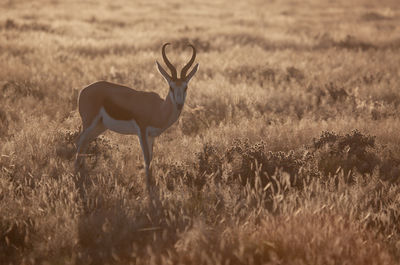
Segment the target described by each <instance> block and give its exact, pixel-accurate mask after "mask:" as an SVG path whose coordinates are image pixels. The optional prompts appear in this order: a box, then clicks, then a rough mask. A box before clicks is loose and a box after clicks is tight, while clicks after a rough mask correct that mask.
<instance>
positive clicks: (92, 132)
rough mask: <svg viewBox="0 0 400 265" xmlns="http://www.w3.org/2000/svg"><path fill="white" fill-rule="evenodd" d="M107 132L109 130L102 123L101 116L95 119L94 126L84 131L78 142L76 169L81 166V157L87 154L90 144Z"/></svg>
mask: <svg viewBox="0 0 400 265" xmlns="http://www.w3.org/2000/svg"><path fill="white" fill-rule="evenodd" d="M106 130H107V129H106V128H105V127H104V125H103V123H102V122H101V118H100V116H98V117H96V118H95V119H94V121H93V122H92V124H91V125H90V126H89V127H88V128H86V130H84V131H82V133H81V135H80V137H79V140H78V148H77V152H76V157H75V169H78V168H79V167H80V166H81V164H82V161H83V159H82V157H81V156H82V154H83V153H84V152H86V149H87V148H88V146H89V143H90V142H91V141H92V140H94V139H96V137H97V136H99V135H100V134H102V133H103V132H104V131H106Z"/></svg>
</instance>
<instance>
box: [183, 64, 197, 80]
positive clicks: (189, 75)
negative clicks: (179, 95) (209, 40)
mask: <svg viewBox="0 0 400 265" xmlns="http://www.w3.org/2000/svg"><path fill="white" fill-rule="evenodd" d="M198 69H199V64H196V65H195V66H194V67H193V69H192V71H190V73H189V74H188V75H187V76H186V78H185V80H186V82H187V83H189V81H190V79H192V77H193V76H194V74H195V73H196V72H197V70H198Z"/></svg>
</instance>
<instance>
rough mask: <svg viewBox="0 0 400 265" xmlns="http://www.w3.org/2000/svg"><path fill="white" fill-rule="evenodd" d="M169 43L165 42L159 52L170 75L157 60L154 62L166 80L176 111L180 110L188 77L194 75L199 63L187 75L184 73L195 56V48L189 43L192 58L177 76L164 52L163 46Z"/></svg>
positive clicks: (183, 101)
mask: <svg viewBox="0 0 400 265" xmlns="http://www.w3.org/2000/svg"><path fill="white" fill-rule="evenodd" d="M169 44H170V43H165V44H164V45H163V46H162V50H161V52H162V56H163V59H164V62H165V64H166V65H167V66H168V68H169V70H170V71H171V75H169V74H168V73H167V72H166V71H165V70H164V68H162V67H161V65H160V64H159V63H158V62H157V61H156V63H157V68H158V71H160V73H161V75H162V76H163V77H164V78H165V80H166V81H167V82H168V85H169V93H170V96H171V98H172V101H173V103H174V104H175V106H176V108H177V109H178V111H181V110H182V107H183V104H184V103H185V99H186V90H187V88H188V83H189V81H190V79H191V78H192V77H193V76H194V74H195V73H196V72H197V69H198V68H199V64H196V65H195V66H194V67H193V69H192V71H190V73H189V74H188V75H186V73H187V71H188V70H189V68H190V67H191V66H192V64H193V62H194V59H195V58H196V48H195V47H194V46H193V45H191V44H189V45H188V46H190V47H192V49H193V54H192V58H191V59H190V61H189V62H188V63H187V64H186V65H185V66H184V67H183V68H182V71H181V77H180V78H178V76H177V72H176V68H175V67H174V66H173V65H172V64H171V62H170V61H169V60H168V58H167V55H166V54H165V47H166V46H167V45H169Z"/></svg>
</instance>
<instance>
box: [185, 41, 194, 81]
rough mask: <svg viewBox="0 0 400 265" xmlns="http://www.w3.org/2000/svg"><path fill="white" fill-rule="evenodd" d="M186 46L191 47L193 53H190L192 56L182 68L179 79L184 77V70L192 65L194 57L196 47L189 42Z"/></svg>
mask: <svg viewBox="0 0 400 265" xmlns="http://www.w3.org/2000/svg"><path fill="white" fill-rule="evenodd" d="M188 46H190V47H192V49H193V54H192V58H190V61H189V62H188V63H187V64H186V65H185V66H184V67H183V68H182V71H181V79H182V78H185V77H186V72H187V71H188V70H189V68H190V67H191V66H192V64H193V62H194V59H196V48H195V47H194V46H193V45H192V44H189V45H188Z"/></svg>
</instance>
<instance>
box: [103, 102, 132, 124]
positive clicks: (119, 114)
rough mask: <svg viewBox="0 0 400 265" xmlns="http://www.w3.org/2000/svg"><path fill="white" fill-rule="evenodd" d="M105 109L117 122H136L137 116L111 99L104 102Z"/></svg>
mask: <svg viewBox="0 0 400 265" xmlns="http://www.w3.org/2000/svg"><path fill="white" fill-rule="evenodd" d="M104 109H105V110H106V112H107V113H108V115H110V117H112V118H113V119H115V120H123V121H129V120H136V119H135V115H133V113H132V112H131V111H130V110H128V109H125V108H123V107H121V106H118V105H117V104H115V103H114V102H112V101H111V100H110V99H106V100H105V101H104Z"/></svg>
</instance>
